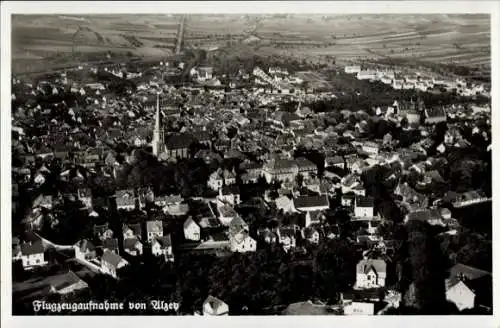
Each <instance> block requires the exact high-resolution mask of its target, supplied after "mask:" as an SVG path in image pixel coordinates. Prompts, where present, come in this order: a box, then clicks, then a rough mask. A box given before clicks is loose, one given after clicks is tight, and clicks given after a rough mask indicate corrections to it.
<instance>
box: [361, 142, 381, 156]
mask: <svg viewBox="0 0 500 328" xmlns="http://www.w3.org/2000/svg"><path fill="white" fill-rule="evenodd" d="M361 149H362V150H363V151H364V152H365V153H368V154H370V155H377V154H378V152H379V150H380V146H379V145H378V144H377V143H376V142H373V141H366V142H364V143H363V144H362V145H361Z"/></svg>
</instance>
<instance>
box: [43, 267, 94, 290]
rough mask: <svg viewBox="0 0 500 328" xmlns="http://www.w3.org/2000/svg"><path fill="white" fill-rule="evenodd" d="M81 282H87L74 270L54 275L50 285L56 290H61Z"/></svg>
mask: <svg viewBox="0 0 500 328" xmlns="http://www.w3.org/2000/svg"><path fill="white" fill-rule="evenodd" d="M79 282H83V283H85V282H84V281H83V280H82V279H80V278H79V277H78V276H77V275H76V274H75V273H74V272H73V271H69V272H67V273H64V274H61V275H58V276H54V277H53V279H51V283H50V285H51V287H53V288H54V289H55V290H61V289H64V288H66V287H68V286H71V285H74V284H77V283H79ZM85 285H87V283H85ZM87 286H88V285H87Z"/></svg>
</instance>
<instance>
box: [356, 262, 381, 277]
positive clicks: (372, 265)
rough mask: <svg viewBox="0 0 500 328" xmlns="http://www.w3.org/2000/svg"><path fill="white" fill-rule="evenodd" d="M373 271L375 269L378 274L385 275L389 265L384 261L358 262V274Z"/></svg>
mask: <svg viewBox="0 0 500 328" xmlns="http://www.w3.org/2000/svg"><path fill="white" fill-rule="evenodd" d="M371 269H373V270H374V271H375V273H377V274H385V273H386V272H387V264H386V263H385V261H384V260H375V259H368V260H361V261H359V262H358V265H356V272H357V273H358V274H361V273H363V274H366V273H368V272H369V271H370V270H371Z"/></svg>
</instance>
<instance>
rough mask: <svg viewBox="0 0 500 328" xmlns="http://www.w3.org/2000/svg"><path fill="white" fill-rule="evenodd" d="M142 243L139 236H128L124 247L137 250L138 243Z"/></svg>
mask: <svg viewBox="0 0 500 328" xmlns="http://www.w3.org/2000/svg"><path fill="white" fill-rule="evenodd" d="M138 243H139V244H140V243H141V242H140V241H139V239H137V238H128V239H125V240H124V241H123V248H124V249H129V250H135V249H136V247H135V246H136V245H137V244H138Z"/></svg>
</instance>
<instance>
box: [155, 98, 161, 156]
mask: <svg viewBox="0 0 500 328" xmlns="http://www.w3.org/2000/svg"><path fill="white" fill-rule="evenodd" d="M162 145H163V133H162V127H161V117H160V93H157V95H156V115H155V128H154V131H153V140H152V146H153V155H155V156H158V154H159V152H160V148H161V147H162Z"/></svg>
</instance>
